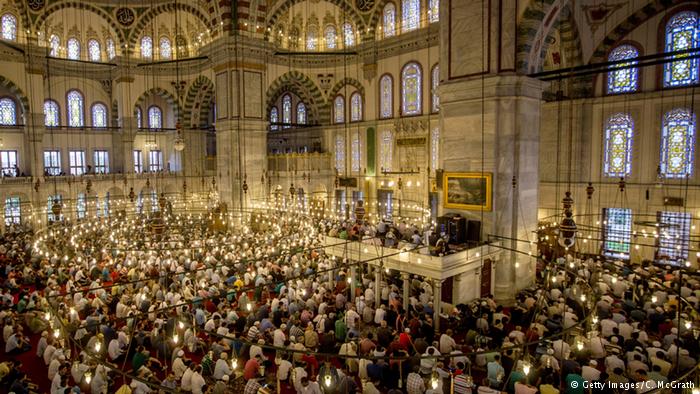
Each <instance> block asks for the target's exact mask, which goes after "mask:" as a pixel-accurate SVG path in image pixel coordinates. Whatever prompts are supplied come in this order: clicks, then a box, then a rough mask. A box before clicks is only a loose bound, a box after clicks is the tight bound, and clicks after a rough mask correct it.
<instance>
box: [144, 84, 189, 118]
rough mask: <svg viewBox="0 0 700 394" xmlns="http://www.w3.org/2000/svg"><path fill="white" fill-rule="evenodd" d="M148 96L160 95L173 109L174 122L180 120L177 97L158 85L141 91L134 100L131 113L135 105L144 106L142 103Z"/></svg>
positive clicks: (180, 111)
mask: <svg viewBox="0 0 700 394" xmlns="http://www.w3.org/2000/svg"><path fill="white" fill-rule="evenodd" d="M150 96H160V98H162V99H163V100H165V102H166V103H168V105H169V106H170V108H171V109H172V110H173V115H174V117H175V122H178V121H181V120H182V118H181V115H182V110H181V108H180V103H179V101H178V99H177V98H176V97H175V95H174V94H172V93H170V92H169V91H167V90H165V89H163V88H160V87H156V88H151V89H149V90H147V91H145V92H143V94H141V96H140V97H139V99H138V100H136V104H135V105H134V109H133V110H132V113H133V111H135V110H136V107H140V108H145V106H144V105H145V103H146V99H147V98H148V97H150Z"/></svg>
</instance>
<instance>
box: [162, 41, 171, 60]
mask: <svg viewBox="0 0 700 394" xmlns="http://www.w3.org/2000/svg"><path fill="white" fill-rule="evenodd" d="M172 56H173V47H172V45H170V39H169V38H168V37H161V38H160V58H161V59H170V58H171V57H172Z"/></svg>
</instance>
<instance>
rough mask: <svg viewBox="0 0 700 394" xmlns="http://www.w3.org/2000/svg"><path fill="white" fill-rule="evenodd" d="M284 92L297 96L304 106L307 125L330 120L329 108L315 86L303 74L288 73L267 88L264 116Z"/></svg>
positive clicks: (296, 72)
mask: <svg viewBox="0 0 700 394" xmlns="http://www.w3.org/2000/svg"><path fill="white" fill-rule="evenodd" d="M286 92H292V93H294V94H295V95H297V96H298V97H299V98H300V99H301V100H302V101H303V102H304V104H306V114H307V120H306V121H307V123H308V124H315V123H319V122H324V121H326V122H327V121H328V120H329V119H330V107H329V106H328V104H327V103H326V102H325V100H324V98H323V95H322V94H321V91H320V90H319V89H318V87H317V86H316V84H315V83H314V82H313V81H312V80H311V79H310V78H309V77H308V76H307V75H306V74H304V73H301V72H299V71H290V72H287V73H286V74H283V75H281V76H280V77H279V78H277V79H276V80H275V81H274V82H272V84H271V85H270V86H269V87H268V88H267V95H266V103H267V106H266V111H265V113H266V114H269V113H270V110H271V109H272V107H273V106H274V105H275V102H277V99H278V98H279V97H280V96H282V94H284V93H286Z"/></svg>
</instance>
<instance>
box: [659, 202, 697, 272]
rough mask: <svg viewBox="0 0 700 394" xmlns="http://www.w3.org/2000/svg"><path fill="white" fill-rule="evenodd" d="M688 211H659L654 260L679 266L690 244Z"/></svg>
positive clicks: (682, 262)
mask: <svg viewBox="0 0 700 394" xmlns="http://www.w3.org/2000/svg"><path fill="white" fill-rule="evenodd" d="M690 220H691V216H690V213H687V212H659V213H658V214H657V221H658V223H659V227H658V231H659V237H658V238H656V261H657V262H663V263H664V264H667V263H670V264H673V265H678V266H681V265H683V264H684V263H685V260H686V258H687V257H688V248H689V246H690Z"/></svg>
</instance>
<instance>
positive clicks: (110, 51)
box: [107, 38, 117, 60]
mask: <svg viewBox="0 0 700 394" xmlns="http://www.w3.org/2000/svg"><path fill="white" fill-rule="evenodd" d="M107 57H109V59H110V60H111V59H114V58H115V57H117V48H116V47H115V46H114V40H113V39H111V38H108V39H107Z"/></svg>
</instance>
